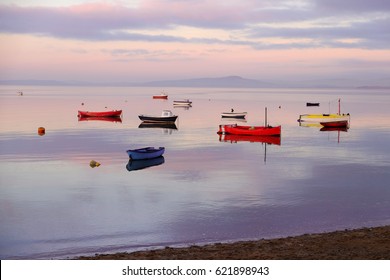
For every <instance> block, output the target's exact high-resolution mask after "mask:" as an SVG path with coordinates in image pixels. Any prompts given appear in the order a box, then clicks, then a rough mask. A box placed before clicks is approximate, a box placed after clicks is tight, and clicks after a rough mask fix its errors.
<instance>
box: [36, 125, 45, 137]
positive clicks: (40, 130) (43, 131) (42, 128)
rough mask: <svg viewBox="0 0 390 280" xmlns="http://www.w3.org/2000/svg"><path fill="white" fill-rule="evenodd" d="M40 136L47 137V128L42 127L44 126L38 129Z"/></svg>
mask: <svg viewBox="0 0 390 280" xmlns="http://www.w3.org/2000/svg"><path fill="white" fill-rule="evenodd" d="M38 134H39V135H41V136H42V135H45V128H44V127H42V126H41V127H38Z"/></svg>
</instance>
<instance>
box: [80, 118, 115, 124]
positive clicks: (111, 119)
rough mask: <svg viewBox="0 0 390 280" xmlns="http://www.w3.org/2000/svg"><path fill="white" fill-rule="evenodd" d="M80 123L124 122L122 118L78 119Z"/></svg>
mask: <svg viewBox="0 0 390 280" xmlns="http://www.w3.org/2000/svg"><path fill="white" fill-rule="evenodd" d="M78 118H79V122H83V121H103V122H119V123H121V122H122V118H121V117H78Z"/></svg>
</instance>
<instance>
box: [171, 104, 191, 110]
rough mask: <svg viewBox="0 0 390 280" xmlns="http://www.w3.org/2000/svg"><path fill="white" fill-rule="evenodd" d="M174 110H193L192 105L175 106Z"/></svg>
mask: <svg viewBox="0 0 390 280" xmlns="http://www.w3.org/2000/svg"><path fill="white" fill-rule="evenodd" d="M173 108H175V109H183V110H189V109H190V108H192V105H178V104H173Z"/></svg>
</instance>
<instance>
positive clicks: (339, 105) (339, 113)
mask: <svg viewBox="0 0 390 280" xmlns="http://www.w3.org/2000/svg"><path fill="white" fill-rule="evenodd" d="M340 107H341V105H340V98H339V115H341V114H340V112H341V110H340Z"/></svg>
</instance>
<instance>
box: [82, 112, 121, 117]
mask: <svg viewBox="0 0 390 280" xmlns="http://www.w3.org/2000/svg"><path fill="white" fill-rule="evenodd" d="M121 115H122V110H113V111H102V112H92V111H79V114H78V116H79V117H120V116H121Z"/></svg>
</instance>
